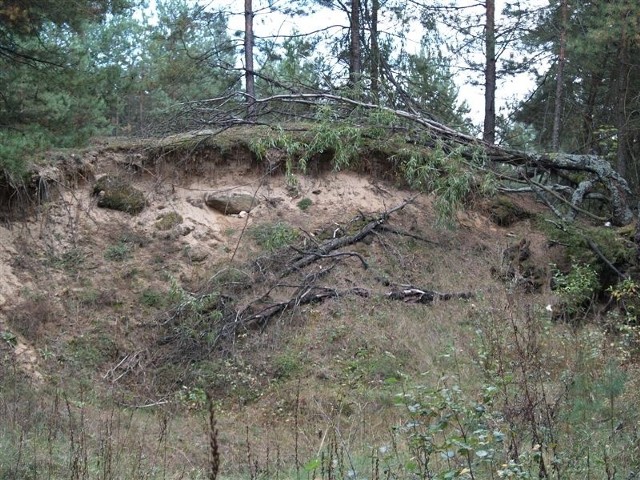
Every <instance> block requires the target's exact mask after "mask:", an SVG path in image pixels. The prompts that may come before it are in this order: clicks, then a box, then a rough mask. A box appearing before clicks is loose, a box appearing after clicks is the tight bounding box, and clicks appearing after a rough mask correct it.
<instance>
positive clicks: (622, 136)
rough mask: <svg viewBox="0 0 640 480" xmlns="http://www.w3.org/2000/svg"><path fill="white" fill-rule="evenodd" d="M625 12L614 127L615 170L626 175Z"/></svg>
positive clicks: (626, 62)
mask: <svg viewBox="0 0 640 480" xmlns="http://www.w3.org/2000/svg"><path fill="white" fill-rule="evenodd" d="M626 16H627V12H626V11H624V12H623V18H622V32H621V35H620V41H619V42H620V43H619V46H618V58H617V61H618V81H617V85H616V98H617V105H616V127H617V129H618V151H617V155H616V156H617V165H616V167H617V170H618V173H619V174H620V175H621V176H623V177H626V176H627V146H628V141H629V126H628V124H627V112H626V103H627V95H628V90H629V85H628V78H629V72H630V66H629V38H628V32H627V25H626V18H625V17H626Z"/></svg>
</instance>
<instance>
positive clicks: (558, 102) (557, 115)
mask: <svg viewBox="0 0 640 480" xmlns="http://www.w3.org/2000/svg"><path fill="white" fill-rule="evenodd" d="M568 17H569V7H568V5H567V0H561V3H560V48H559V51H558V70H557V73H556V99H555V106H554V112H553V131H552V133H551V150H552V151H554V152H557V151H558V150H559V149H560V121H561V119H562V96H563V84H564V65H565V63H566V56H567V54H566V47H567V21H568Z"/></svg>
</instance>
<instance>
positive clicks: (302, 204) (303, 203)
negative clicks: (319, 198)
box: [298, 198, 313, 212]
mask: <svg viewBox="0 0 640 480" xmlns="http://www.w3.org/2000/svg"><path fill="white" fill-rule="evenodd" d="M311 205H313V200H311V199H310V198H303V199H302V200H300V201H299V202H298V208H299V209H300V210H302V211H303V212H306V211H307V209H308V208H309V207H310V206H311Z"/></svg>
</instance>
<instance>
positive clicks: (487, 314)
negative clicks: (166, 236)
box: [0, 139, 640, 480]
mask: <svg viewBox="0 0 640 480" xmlns="http://www.w3.org/2000/svg"><path fill="white" fill-rule="evenodd" d="M245 141H246V139H245ZM443 168H444V167H443ZM463 180H464V179H463ZM467 186H468V183H464V184H463V185H458V186H457V185H455V184H446V185H444V186H442V188H445V187H447V188H449V187H450V190H451V191H450V200H451V201H452V202H453V203H456V202H457V201H458V200H464V199H465V198H466V197H467V195H468V191H467ZM458 187H460V188H458ZM472 193H473V192H472ZM457 199H458V200H457ZM299 207H300V208H302V207H301V206H299ZM430 208H431V207H430V204H428V203H426V204H425V205H421V206H420V208H415V209H414V210H413V211H411V213H410V215H407V216H402V215H397V216H395V215H394V216H393V217H392V220H393V221H394V222H396V221H397V226H398V228H399V229H401V230H405V231H411V232H414V233H415V232H416V231H419V232H420V235H421V236H424V237H425V238H434V239H435V240H438V244H427V243H425V242H422V241H418V240H416V239H411V238H408V237H404V236H402V235H388V234H383V233H380V234H377V235H375V237H374V238H373V241H372V243H371V244H366V245H364V244H357V245H352V246H349V247H348V248H347V249H346V250H349V251H353V252H357V253H358V254H360V255H362V256H363V257H365V258H366V260H367V264H368V268H366V269H365V268H363V266H362V264H361V263H360V262H358V261H357V260H356V259H354V258H353V257H333V258H324V259H323V261H322V262H318V263H316V264H314V265H313V269H308V270H305V271H302V272H294V274H292V275H291V276H288V277H286V278H277V279H275V281H276V282H277V283H278V284H279V285H280V287H279V289H272V290H268V289H267V288H265V285H262V284H261V283H259V282H257V283H256V281H255V278H256V277H258V276H260V275H262V277H261V278H265V279H267V280H268V277H269V274H270V273H272V272H269V271H267V272H266V273H265V272H263V271H261V270H260V268H261V264H257V263H255V262H248V263H246V264H240V263H239V262H237V261H236V263H234V264H233V265H229V266H228V267H227V268H225V269H222V270H220V271H218V272H217V273H215V274H211V273H210V272H205V273H203V274H202V278H205V277H206V278H207V281H206V282H200V283H201V284H198V285H197V284H196V282H192V283H189V282H188V279H187V280H185V277H184V275H182V276H181V273H184V271H182V272H181V271H180V270H179V269H178V268H176V270H175V275H174V276H173V277H169V276H168V275H169V273H168V272H169V271H170V270H169V265H170V264H169V260H163V262H160V260H162V259H161V258H159V257H158V256H156V257H155V258H154V257H153V252H149V250H151V249H145V248H143V247H144V246H145V245H146V244H147V243H148V242H149V240H148V239H145V238H144V237H143V236H135V235H133V234H128V235H127V236H126V237H113V238H111V242H113V245H111V246H109V247H108V248H107V249H106V251H105V252H104V257H105V260H106V262H103V264H102V265H98V266H99V267H104V266H106V267H107V268H104V269H102V268H96V269H95V270H86V271H82V266H83V265H84V263H83V260H84V258H85V257H86V258H90V257H89V255H90V254H91V252H89V251H88V249H87V248H84V247H85V245H84V244H82V245H83V250H82V251H80V250H77V251H76V252H75V253H77V254H78V255H76V254H75V253H74V254H71V255H69V257H68V258H66V259H63V258H60V259H57V261H56V262H54V263H52V264H50V265H49V267H50V268H51V269H52V270H55V274H56V275H59V278H53V276H52V277H48V276H47V277H45V276H44V275H42V277H41V278H47V279H49V278H50V279H51V281H50V284H49V285H48V286H50V287H51V288H50V290H51V295H45V296H40V297H34V298H33V299H32V300H33V301H32V302H31V303H24V304H21V303H19V302H16V304H15V305H16V307H18V308H15V307H14V306H13V304H10V303H7V305H6V306H5V307H3V308H6V310H7V312H8V313H11V314H12V315H13V316H12V317H11V316H9V315H8V317H9V323H8V326H9V327H10V328H8V329H4V330H2V331H0V412H1V413H2V415H0V478H27V479H29V478H54V479H55V478H100V479H115V478H148V479H160V478H162V479H164V478H193V479H200V478H216V477H217V478H221V479H229V480H232V479H233V480H237V479H244V478H246V479H251V480H253V479H271V478H281V479H294V478H295V479H296V480H298V479H314V480H315V479H323V480H324V479H327V480H329V479H336V480H337V479H353V478H359V479H362V478H367V479H371V480H373V479H382V478H395V479H402V480H404V479H407V480H408V479H413V478H470V477H471V475H472V474H473V478H476V479H478V480H485V479H487V480H488V479H489V478H491V479H494V478H500V476H502V477H503V478H535V477H540V476H541V472H546V474H547V476H548V477H553V478H567V479H582V478H588V477H591V478H613V472H615V476H616V478H627V477H629V476H630V474H631V471H638V468H640V465H639V461H638V460H637V459H638V458H640V452H638V445H639V444H640V442H639V441H638V438H637V436H638V434H637V426H638V425H639V421H640V418H639V414H638V412H637V411H636V410H637V409H636V408H634V407H635V406H636V405H637V404H638V403H639V402H640V394H639V393H638V392H640V375H639V374H638V368H637V361H638V358H639V357H638V353H640V348H639V345H640V341H639V339H640V336H639V335H638V332H637V328H635V325H634V324H633V323H631V322H629V320H628V318H630V317H628V315H627V314H628V312H627V314H625V312H624V311H623V310H622V309H621V308H622V304H626V305H627V306H628V305H629V301H631V299H632V298H635V297H636V296H637V292H636V287H635V286H633V285H627V286H626V287H624V288H625V289H624V290H622V286H621V287H619V288H620V292H619V300H618V302H619V303H620V305H618V304H615V303H612V304H611V305H610V306H609V308H610V310H609V312H607V313H606V314H605V313H602V314H601V315H600V316H593V315H592V313H593V310H591V311H590V315H591V316H590V317H589V318H587V319H586V321H584V322H582V323H580V324H573V325H567V324H564V323H561V322H560V323H559V322H557V321H553V320H552V318H551V315H550V312H548V311H547V310H546V309H545V308H544V307H545V306H546V305H547V304H548V303H549V300H550V299H552V298H554V297H555V296H557V295H558V294H561V293H562V291H561V290H556V291H555V292H552V291H549V290H546V291H543V292H540V293H535V294H524V293H522V292H519V291H517V290H511V291H509V290H508V289H507V286H505V285H504V284H501V283H500V282H499V281H498V280H496V279H494V278H492V277H491V274H490V267H491V266H493V265H494V264H495V265H498V266H499V265H500V262H501V246H502V243H504V244H505V245H506V244H507V240H505V238H504V234H505V231H499V232H497V233H496V232H493V231H489V229H486V230H483V231H481V232H475V231H474V230H473V229H460V230H458V231H456V230H452V231H448V232H445V233H442V232H439V231H437V230H434V229H430V226H431V224H432V223H433V221H434V215H433V214H432V212H431V210H429V209H430ZM407 210H409V208H408V209H407ZM318 213H320V212H318ZM340 214H342V212H340ZM171 223H173V222H171ZM414 224H415V225H416V226H417V227H418V228H419V229H420V230H415V229H413V227H414ZM151 225H152V226H153V223H152V224H151ZM394 225H396V224H394ZM163 226H164V225H163ZM529 228H530V226H527V227H521V226H519V225H518V224H515V225H512V226H511V228H510V230H509V233H511V231H512V230H513V231H514V232H515V233H516V234H517V235H519V234H522V233H523V232H524V233H525V234H528V232H529V230H528V229H529ZM331 231H333V229H331ZM237 233H239V230H238V231H236V232H235V233H234V232H233V231H232V230H231V229H228V230H226V231H225V235H226V236H232V235H236V234H237ZM250 237H251V238H252V239H253V240H254V241H255V242H256V244H257V245H258V246H260V247H261V248H262V249H264V250H268V251H278V250H279V249H282V248H283V247H286V245H289V244H291V242H295V241H296V240H297V239H298V234H297V231H296V229H295V228H294V227H293V226H291V225H289V224H288V223H286V222H285V221H279V222H274V221H267V219H265V223H263V224H260V225H257V226H254V227H252V228H251V230H250ZM601 243H602V244H605V243H606V242H604V240H603V241H601ZM612 245H614V246H615V247H616V250H613V249H609V250H608V251H610V252H614V251H615V252H617V251H618V250H617V249H618V248H619V249H622V247H623V246H624V245H623V244H618V243H615V242H613V243H612ZM158 248H162V249H163V252H162V253H163V255H165V254H167V249H169V248H170V244H169V243H168V242H167V243H166V244H165V243H163V244H162V246H161V247H158ZM555 248H559V247H555ZM133 249H136V256H135V258H134V257H133V256H132V255H131V253H132V251H133ZM175 252H179V249H177V250H175ZM175 252H174V253H175ZM281 252H286V250H281ZM281 252H279V253H278V255H279V256H280V257H281V258H282V257H284V255H281ZM145 255H147V256H148V258H146V260H147V261H148V262H155V263H156V264H158V263H165V265H163V269H162V270H163V271H162V274H163V275H167V277H166V278H163V281H167V280H168V279H170V280H171V289H170V290H169V292H168V293H164V292H163V291H162V289H161V288H160V287H158V286H157V285H159V284H158V283H155V284H153V283H151V277H152V275H151V274H149V273H148V272H147V271H145V270H144V266H143V265H144V263H143V262H142V259H144V257H145ZM97 257H100V255H97ZM137 257H140V258H137ZM175 257H179V255H178V254H177V253H176V255H175ZM618 257H619V258H622V255H619V256H618ZM618 257H616V258H618ZM94 258H95V257H94ZM163 258H165V257H163ZM167 258H169V259H171V258H172V257H171V255H168V256H167ZM136 260H140V262H138V263H136ZM535 260H536V261H538V262H542V263H544V262H545V261H546V257H537V258H536V259H535ZM98 261H99V259H97V260H96V263H98ZM122 261H127V263H126V265H125V270H123V269H122V268H118V269H113V268H110V267H113V263H111V262H122ZM176 262H178V260H176ZM333 262H336V263H337V267H336V268H335V269H334V270H333V271H331V273H330V274H327V276H325V277H322V278H321V284H322V285H323V286H326V287H327V288H335V289H339V290H343V291H344V290H347V289H350V288H353V287H364V288H366V289H367V291H368V292H369V293H370V295H369V296H368V297H366V298H365V297H360V296H349V295H345V296H343V297H338V298H335V299H332V300H329V301H326V302H324V303H320V302H318V303H311V304H308V305H304V306H300V305H293V306H292V307H291V308H289V309H288V310H287V311H285V312H284V313H283V314H282V315H279V316H277V317H275V318H273V319H271V320H270V322H269V323H268V324H267V325H258V326H256V327H255V328H247V329H239V330H238V335H237V336H235V337H233V338H232V339H230V341H229V343H228V344H225V345H218V346H213V342H210V338H209V337H208V336H211V335H215V334H216V332H217V330H216V329H215V328H214V327H216V325H217V323H216V322H218V321H219V320H220V318H221V315H222V314H221V312H222V311H224V310H225V309H226V308H232V307H233V308H237V309H238V310H239V309H242V308H244V307H245V306H246V304H247V302H248V300H250V299H253V298H255V297H257V296H260V299H261V301H262V302H263V303H264V305H263V304H255V305H253V306H252V307H253V308H258V309H259V308H261V307H265V306H268V305H269V303H270V302H276V301H282V300H283V297H285V296H286V295H287V294H288V293H289V291H292V290H296V289H298V288H300V286H301V285H303V284H304V282H305V281H308V280H309V278H310V277H308V275H309V274H311V273H314V274H315V273H318V272H326V271H327V270H329V269H328V268H325V267H328V266H331V265H333ZM171 265H173V264H171ZM321 266H322V268H320V267H321ZM156 267H157V265H156ZM112 270H115V276H109V274H110V273H111V271H112ZM94 272H95V278H93V275H94ZM171 273H173V270H171ZM79 275H81V276H84V275H86V276H88V277H91V281H90V282H87V281H86V279H85V280H84V282H81V280H82V279H78V278H77V276H79ZM563 275H565V277H566V278H565V280H571V281H568V282H566V285H571V284H574V285H577V286H580V281H579V280H580V278H578V277H577V278H575V279H573V280H572V279H571V278H569V277H568V275H570V272H563ZM114 278H115V279H117V280H118V281H120V282H121V283H120V284H119V285H121V286H122V287H121V288H119V289H118V290H117V297H113V299H112V298H111V294H110V292H112V291H114V290H112V289H113V288H114V285H113V283H112V280H113V279H114ZM154 280H156V281H157V280H158V279H157V278H154ZM55 282H58V283H59V284H65V286H70V287H71V289H70V290H68V291H67V292H71V293H69V296H68V297H64V296H62V297H58V296H56V293H59V291H58V290H56V285H57V284H56V283H55ZM72 282H80V283H81V284H82V285H83V288H82V289H81V290H78V289H77V288H76V289H73V287H74V286H77V285H78V283H72ZM67 283H69V284H70V285H67ZM394 284H401V285H408V284H411V285H415V286H420V287H424V288H433V289H436V290H440V291H474V293H476V296H475V298H473V299H471V300H453V301H447V302H445V301H438V302H436V303H434V304H433V305H419V304H413V303H410V302H397V301H393V300H390V299H388V298H386V297H385V295H386V294H387V293H388V292H389V291H390V289H391V288H392V287H393V285H394ZM104 285H107V286H108V287H107V288H104ZM266 287H269V285H266ZM158 288H159V289H158ZM263 290H264V291H263ZM267 290H268V291H267ZM47 291H48V290H47ZM103 292H106V293H103ZM205 293H209V295H208V296H207V295H204V296H202V295H203V294H205ZM263 294H264V296H261V295H263ZM22 295H23V297H25V295H24V294H22ZM23 297H21V298H20V299H21V300H25V298H23ZM116 300H117V301H116ZM232 300H237V301H238V303H237V304H234V303H232ZM74 301H75V304H74V306H76V307H77V312H76V315H69V313H70V312H69V307H68V306H67V305H68V304H69V305H70V304H71V303H73V302H74ZM618 307H620V308H618ZM109 308H112V309H111V310H110V309H109ZM265 308H266V307H265ZM627 309H628V308H627ZM177 312H178V313H180V314H182V316H179V315H178V313H177ZM21 315H22V316H21ZM34 319H35V320H34ZM38 319H39V320H38ZM30 322H35V323H30ZM166 325H171V326H172V328H171V329H165V328H161V327H163V326H166ZM16 326H18V328H15V327H16ZM3 328H4V327H3ZM176 338H177V339H178V340H179V341H180V342H182V344H181V348H182V350H180V352H181V356H180V357H179V358H176V359H175V360H176V362H173V361H166V357H164V356H163V348H165V347H166V346H167V345H168V344H170V342H172V341H175V340H176ZM25 339H26V340H28V341H29V343H30V344H31V345H32V346H33V347H34V351H35V352H36V353H37V354H38V358H37V360H38V361H39V362H40V363H39V365H37V367H38V368H39V370H40V371H42V373H43V375H44V379H45V382H44V383H37V382H36V381H30V380H29V378H30V377H29V376H28V374H25V373H21V372H22V369H21V365H20V364H19V363H17V362H18V361H19V360H16V363H13V362H12V361H11V359H13V358H14V356H13V355H12V354H11V352H12V349H14V348H16V347H17V346H18V345H19V344H20V342H23V341H24V340H25ZM205 347H207V348H205ZM198 348H202V351H203V352H204V353H202V355H199V356H193V357H191V356H190V355H193V353H194V351H196V350H197V349H198ZM178 361H179V362H182V363H180V364H179V365H178ZM210 400H211V401H212V402H211V403H212V404H213V405H214V406H215V409H214V415H212V414H211V410H210V409H209V408H208V405H209V401H210ZM212 417H213V418H214V420H215V421H212ZM216 430H217V433H214V431H216ZM214 445H215V448H214ZM214 451H218V457H217V460H216V455H215V454H214V453H213V452H214ZM216 464H217V467H216Z"/></svg>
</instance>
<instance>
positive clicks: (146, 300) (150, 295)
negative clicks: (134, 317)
mask: <svg viewBox="0 0 640 480" xmlns="http://www.w3.org/2000/svg"><path fill="white" fill-rule="evenodd" d="M140 302H141V303H142V304H143V305H145V306H147V307H151V308H162V307H164V306H165V305H166V294H165V293H163V292H160V291H158V290H154V289H153V288H147V289H145V290H144V291H143V292H142V293H141V294H140Z"/></svg>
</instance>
